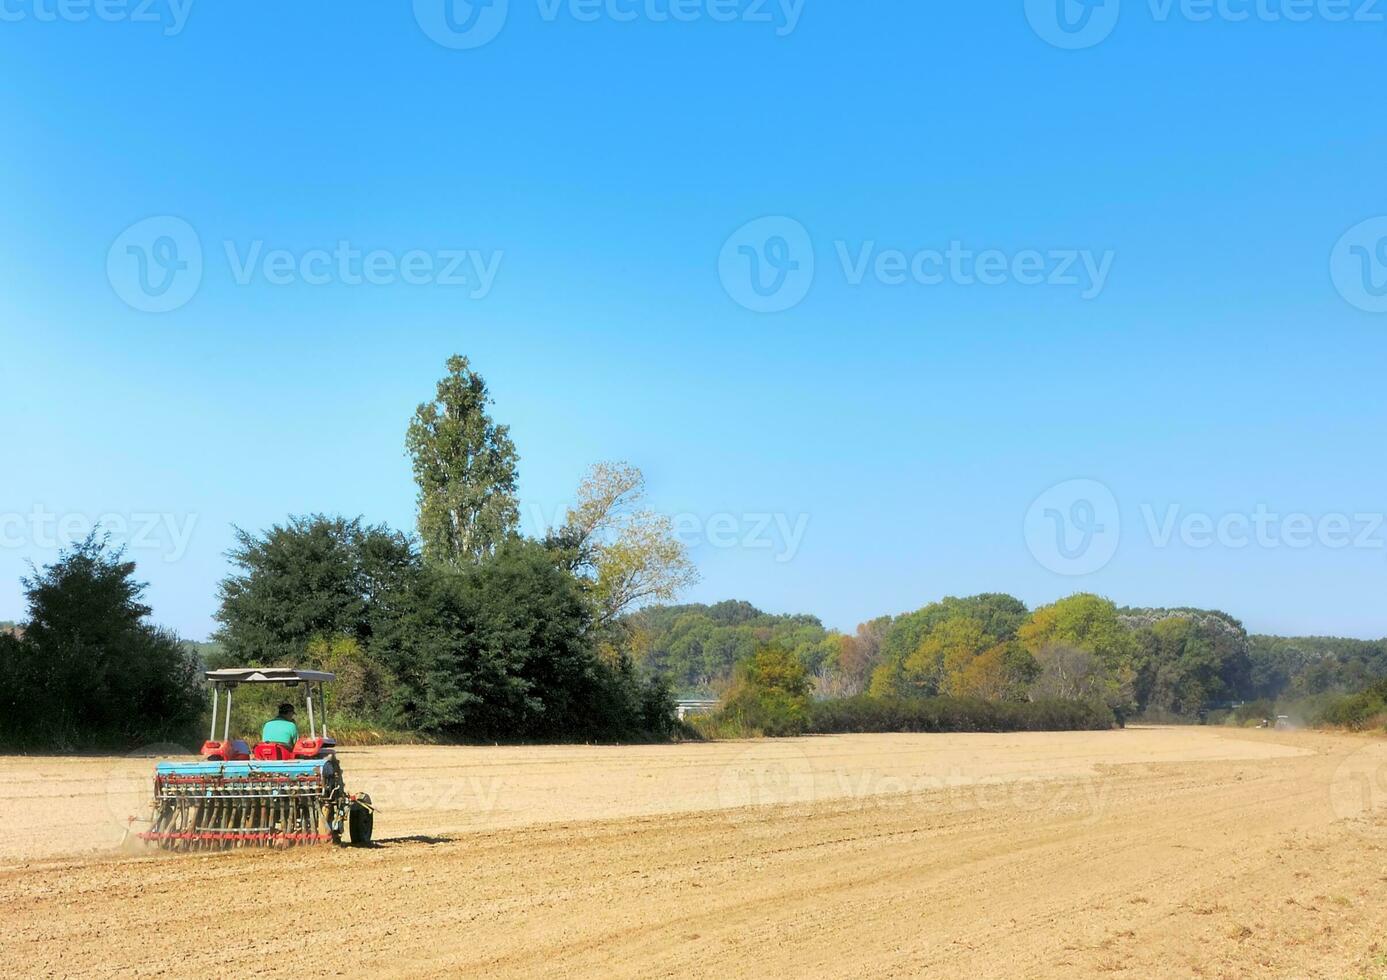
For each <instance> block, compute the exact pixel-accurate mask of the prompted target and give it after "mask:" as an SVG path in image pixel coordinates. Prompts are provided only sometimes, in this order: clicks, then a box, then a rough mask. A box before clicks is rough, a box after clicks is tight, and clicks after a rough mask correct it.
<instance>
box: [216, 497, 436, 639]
mask: <svg viewBox="0 0 1387 980" xmlns="http://www.w3.org/2000/svg"><path fill="white" fill-rule="evenodd" d="M228 557H229V558H230V559H231V563H232V564H233V565H234V566H235V568H236V569H237V570H236V571H235V572H234V573H233V574H231V575H229V576H228V577H227V578H226V579H224V580H223V581H222V583H221V587H220V598H221V606H220V608H219V609H218V611H217V621H218V622H219V623H220V624H221V626H220V628H219V629H218V631H217V634H216V636H217V639H218V641H220V642H221V644H222V645H223V647H224V650H223V652H222V654H221V659H224V660H225V661H226V662H227V663H229V664H233V665H237V666H241V665H275V664H292V663H295V662H297V661H299V660H300V659H302V658H303V657H304V656H305V655H306V653H307V651H308V645H309V643H310V642H311V641H312V640H314V639H315V638H318V637H328V638H331V637H337V636H344V637H350V638H352V639H354V640H355V641H357V643H359V644H361V645H362V646H367V645H369V643H370V641H371V638H372V636H373V635H374V634H375V633H376V632H377V631H378V630H379V629H380V627H381V625H382V623H383V622H384V621H386V620H389V619H391V618H393V617H394V616H395V615H397V613H396V612H395V609H394V606H395V605H396V604H397V603H398V601H399V598H400V596H401V595H402V594H403V593H404V592H405V591H406V590H407V588H408V586H409V583H410V581H411V579H412V577H413V576H414V575H416V574H417V573H418V570H419V558H418V555H417V554H416V553H415V550H414V546H413V544H412V543H411V542H410V540H409V539H408V538H406V537H405V536H404V535H402V534H400V533H399V532H397V531H392V530H390V529H389V528H386V527H384V526H379V525H377V526H369V525H365V524H363V523H362V521H361V518H355V519H352V520H347V519H345V518H341V517H326V516H323V515H321V514H315V515H312V516H308V517H291V518H289V520H288V521H287V522H285V523H284V524H282V525H278V524H277V525H275V526H274V527H272V528H270V529H269V530H268V531H265V532H263V533H262V534H258V535H256V534H251V533H249V532H247V531H243V530H241V529H239V528H237V529H236V546H235V547H234V548H233V549H232V550H231V552H230V554H229V556H228Z"/></svg>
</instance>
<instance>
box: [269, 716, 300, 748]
mask: <svg viewBox="0 0 1387 980" xmlns="http://www.w3.org/2000/svg"><path fill="white" fill-rule="evenodd" d="M298 740H299V726H298V725H295V724H294V723H293V722H292V721H290V720H289V719H288V718H271V719H270V720H269V721H267V722H265V727H264V728H262V729H260V741H262V742H278V743H279V744H280V745H284V746H287V747H289V748H291V749H292V748H293V747H294V743H295V742H297V741H298Z"/></svg>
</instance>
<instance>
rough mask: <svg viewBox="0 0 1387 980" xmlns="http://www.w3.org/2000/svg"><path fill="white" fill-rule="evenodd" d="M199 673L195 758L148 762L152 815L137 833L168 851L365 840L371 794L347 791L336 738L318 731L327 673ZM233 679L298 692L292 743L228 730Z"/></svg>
mask: <svg viewBox="0 0 1387 980" xmlns="http://www.w3.org/2000/svg"><path fill="white" fill-rule="evenodd" d="M206 677H207V680H208V682H209V683H210V684H211V688H212V730H211V732H210V733H209V735H208V737H207V741H206V742H204V743H203V745H202V752H201V759H200V761H197V762H160V763H157V764H156V765H155V769H154V802H153V817H152V819H151V825H150V829H149V830H148V831H145V832H144V833H142V834H140V835H139V836H140V837H141V838H143V839H144V840H146V841H148V842H150V843H153V844H156V845H158V846H159V847H161V848H164V849H165V850H172V851H209V850H228V849H231V848H238V847H294V846H299V845H305V844H326V843H333V844H345V843H348V841H350V843H351V844H352V845H353V846H357V847H363V846H367V845H369V844H370V843H371V830H372V824H373V822H374V813H375V811H374V809H373V808H372V806H371V797H370V796H368V795H367V794H365V793H358V794H349V793H348V792H347V790H346V786H345V784H344V783H343V781H342V767H341V765H340V764H339V763H338V761H337V753H336V746H337V743H336V742H335V741H334V740H333V739H332V737H331V736H330V735H328V731H327V703H326V700H325V695H324V685H325V684H327V683H329V682H331V681H332V680H334V679H335V676H334V675H333V674H330V673H327V672H325V671H320V670H297V669H294V668H289V667H241V668H233V669H228V670H209V671H207V672H206ZM242 684H277V685H281V686H283V687H286V688H289V689H291V690H292V691H295V692H299V693H301V694H302V696H303V701H304V703H305V705H306V707H307V709H308V710H307V716H308V734H307V735H301V736H300V737H299V739H298V741H297V742H296V743H295V744H294V745H293V746H292V747H288V746H285V745H281V744H280V743H278V742H260V743H258V744H256V745H254V746H251V745H248V744H247V743H246V742H245V741H243V740H241V739H239V738H233V737H232V732H231V700H232V695H233V694H234V693H235V691H236V689H237V688H238V687H240V686H241V685H242ZM315 692H316V697H315ZM223 702H224V704H223ZM315 704H316V707H317V712H316V715H315V712H314V707H315ZM219 709H220V711H219ZM219 717H220V720H221V722H222V730H221V738H218V737H217V721H218V719H219Z"/></svg>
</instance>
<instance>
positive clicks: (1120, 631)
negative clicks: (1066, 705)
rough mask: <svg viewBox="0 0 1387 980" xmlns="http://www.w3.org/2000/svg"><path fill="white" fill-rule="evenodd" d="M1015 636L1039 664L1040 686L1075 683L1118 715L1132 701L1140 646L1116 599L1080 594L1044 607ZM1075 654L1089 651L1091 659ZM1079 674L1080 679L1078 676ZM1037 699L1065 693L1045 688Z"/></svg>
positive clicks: (1067, 686)
mask: <svg viewBox="0 0 1387 980" xmlns="http://www.w3.org/2000/svg"><path fill="white" fill-rule="evenodd" d="M1016 635H1017V639H1018V640H1020V642H1021V644H1022V645H1023V646H1024V647H1025V648H1026V650H1027V651H1029V652H1030V653H1031V655H1032V656H1034V657H1035V659H1036V661H1037V662H1038V663H1039V664H1040V667H1041V675H1040V678H1039V679H1038V680H1037V684H1041V685H1051V684H1052V682H1053V685H1055V686H1056V689H1057V690H1069V689H1071V688H1072V687H1073V686H1074V685H1075V684H1078V685H1080V686H1081V687H1082V689H1083V690H1085V691H1087V692H1088V693H1087V694H1085V695H1083V696H1099V692H1100V690H1101V697H1102V698H1103V700H1104V701H1105V702H1106V703H1107V705H1108V706H1109V707H1111V708H1112V709H1113V710H1114V711H1115V712H1117V713H1118V715H1119V717H1122V716H1123V715H1125V714H1126V713H1128V712H1130V711H1131V710H1132V708H1133V707H1134V705H1133V679H1134V676H1135V668H1134V663H1135V660H1136V655H1137V651H1138V644H1137V639H1136V637H1135V635H1134V634H1133V632H1132V630H1131V629H1129V628H1128V627H1127V626H1126V625H1124V624H1123V622H1122V620H1121V617H1120V616H1119V615H1118V610H1117V607H1116V606H1115V605H1113V603H1111V602H1110V601H1108V600H1107V599H1104V598H1102V597H1101V596H1096V595H1092V594H1090V593H1086V592H1081V593H1076V594H1075V595H1072V596H1069V597H1067V598H1065V599H1061V600H1059V601H1058V602H1054V603H1051V604H1050V605H1048V606H1041V607H1040V608H1039V609H1037V610H1035V612H1033V613H1032V614H1031V617H1030V618H1029V619H1028V620H1026V622H1025V623H1023V624H1022V625H1021V627H1020V628H1019V629H1018V630H1017V632H1016ZM1076 654H1089V655H1091V659H1090V658H1086V657H1079V656H1077V655H1076ZM1075 678H1079V679H1080V680H1075ZM1033 696H1034V697H1052V696H1057V697H1064V696H1067V695H1063V694H1056V693H1052V692H1051V691H1050V688H1049V687H1046V688H1045V689H1044V690H1043V691H1038V692H1033Z"/></svg>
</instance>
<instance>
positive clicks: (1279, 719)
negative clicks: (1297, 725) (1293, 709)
mask: <svg viewBox="0 0 1387 980" xmlns="http://www.w3.org/2000/svg"><path fill="white" fill-rule="evenodd" d="M1276 727H1277V728H1290V727H1291V716H1290V715H1277V716H1276Z"/></svg>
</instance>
